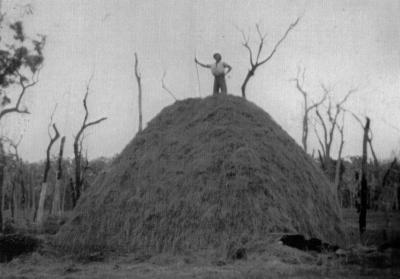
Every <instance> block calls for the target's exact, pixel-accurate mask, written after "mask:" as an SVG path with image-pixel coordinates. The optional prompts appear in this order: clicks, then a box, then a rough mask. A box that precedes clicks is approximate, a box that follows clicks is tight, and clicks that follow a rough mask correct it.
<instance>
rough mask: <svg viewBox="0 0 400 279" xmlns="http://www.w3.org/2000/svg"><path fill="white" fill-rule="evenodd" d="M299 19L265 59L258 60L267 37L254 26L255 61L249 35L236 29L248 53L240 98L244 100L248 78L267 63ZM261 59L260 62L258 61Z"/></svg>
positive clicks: (258, 27)
mask: <svg viewBox="0 0 400 279" xmlns="http://www.w3.org/2000/svg"><path fill="white" fill-rule="evenodd" d="M300 19H301V17H298V18H297V19H296V21H295V22H293V23H292V24H290V26H289V27H288V29H287V30H286V32H285V33H284V35H283V36H282V37H281V38H280V39H279V40H278V42H277V43H276V44H275V45H274V47H273V49H272V51H271V52H270V54H269V55H268V56H266V57H265V58H263V59H262V58H260V57H261V54H262V52H263V47H264V43H265V38H266V36H267V34H266V33H265V34H263V33H262V32H261V30H260V26H259V25H258V24H256V30H257V34H258V39H259V42H258V49H257V54H256V55H255V60H254V57H253V56H254V55H253V51H252V49H251V47H250V45H249V41H250V35H248V36H246V34H245V32H244V31H243V30H241V29H239V28H237V29H238V30H239V31H240V32H241V34H242V38H243V42H242V45H243V46H244V47H245V48H246V49H247V51H248V53H249V60H250V70H249V71H248V73H247V75H246V77H245V79H244V81H243V84H242V86H241V90H242V97H243V98H246V86H247V83H248V82H249V80H250V78H251V77H252V76H253V75H254V73H255V71H256V70H257V68H258V67H259V66H261V65H263V64H265V63H266V62H267V61H269V60H270V59H271V58H272V57H273V56H274V54H275V52H276V51H277V50H278V48H279V46H280V45H281V44H282V42H283V41H284V40H285V39H286V37H287V36H288V34H289V33H290V31H291V30H292V29H293V28H294V27H295V26H296V25H297V24H298V23H299V21H300ZM260 59H261V60H260Z"/></svg>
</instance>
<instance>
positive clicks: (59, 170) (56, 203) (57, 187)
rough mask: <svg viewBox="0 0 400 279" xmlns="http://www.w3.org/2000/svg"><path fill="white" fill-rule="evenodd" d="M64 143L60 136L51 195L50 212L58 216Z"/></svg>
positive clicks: (59, 213) (59, 212)
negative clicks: (54, 182)
mask: <svg viewBox="0 0 400 279" xmlns="http://www.w3.org/2000/svg"><path fill="white" fill-rule="evenodd" d="M64 145H65V136H64V137H62V138H61V143H60V151H59V154H58V162H57V165H58V166H57V177H56V184H55V185H54V196H53V204H52V206H51V214H53V215H56V216H60V215H61V202H60V200H61V179H62V174H63V171H62V170H63V169H62V159H63V153H64Z"/></svg>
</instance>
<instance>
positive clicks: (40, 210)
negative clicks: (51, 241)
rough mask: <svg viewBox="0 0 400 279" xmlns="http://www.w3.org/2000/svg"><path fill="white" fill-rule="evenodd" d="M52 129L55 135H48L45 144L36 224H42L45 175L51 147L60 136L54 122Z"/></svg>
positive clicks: (48, 168) (48, 169) (47, 172)
mask: <svg viewBox="0 0 400 279" xmlns="http://www.w3.org/2000/svg"><path fill="white" fill-rule="evenodd" d="M53 130H54V132H55V136H54V137H50V143H49V145H48V146H47V150H46V165H45V168H44V174H43V182H42V187H41V190H40V197H39V204H38V210H37V215H36V221H37V223H38V224H42V222H43V215H44V203H45V200H46V193H47V177H48V175H49V171H50V166H51V158H50V152H51V148H52V146H53V144H54V143H55V142H56V141H57V139H58V138H59V137H60V133H59V132H58V130H57V127H56V124H54V123H53Z"/></svg>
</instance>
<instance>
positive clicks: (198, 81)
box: [194, 50, 201, 97]
mask: <svg viewBox="0 0 400 279" xmlns="http://www.w3.org/2000/svg"><path fill="white" fill-rule="evenodd" d="M194 57H197V56H196V50H195V51H194ZM194 64H196V72H197V83H198V85H199V97H201V88H200V75H199V66H198V65H197V63H194Z"/></svg>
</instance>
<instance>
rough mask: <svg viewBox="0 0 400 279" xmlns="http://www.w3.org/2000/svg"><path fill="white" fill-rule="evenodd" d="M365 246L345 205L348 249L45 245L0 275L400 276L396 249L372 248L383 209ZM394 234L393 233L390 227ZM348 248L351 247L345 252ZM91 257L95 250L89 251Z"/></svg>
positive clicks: (399, 220) (371, 219) (272, 243)
mask: <svg viewBox="0 0 400 279" xmlns="http://www.w3.org/2000/svg"><path fill="white" fill-rule="evenodd" d="M368 213H369V214H368V222H367V234H368V235H370V236H371V237H370V238H369V239H367V241H369V243H367V244H368V246H361V245H359V244H357V240H356V236H355V235H356V234H357V222H358V219H357V214H356V212H355V211H354V210H346V211H344V217H345V222H346V228H347V232H348V234H349V235H350V236H351V237H352V238H353V239H352V241H353V242H354V244H353V245H352V246H353V249H351V250H347V252H346V253H345V254H344V255H338V254H340V253H338V254H337V253H322V254H318V253H313V252H304V251H300V250H297V249H294V248H290V247H287V246H284V245H282V244H280V243H279V242H278V241H277V237H276V236H273V235H271V236H270V237H269V239H270V240H269V241H265V242H263V243H261V242H259V243H254V244H253V245H252V246H249V247H248V258H247V259H246V260H235V261H233V260H226V257H223V255H218V254H215V253H214V252H211V251H202V252H198V253H196V254H185V255H170V254H161V255H156V256H152V257H151V256H146V255H137V254H125V255H111V256H108V257H106V258H105V259H103V258H102V256H101V255H98V257H97V258H98V259H97V260H98V261H88V260H86V259H83V260H82V259H76V258H73V257H71V256H67V255H61V254H60V253H59V252H57V251H56V250H52V249H50V248H44V249H42V250H41V251H39V252H34V253H32V254H29V255H25V256H21V257H18V258H15V259H13V260H12V261H11V262H9V263H0V278H10V279H11V278H13V279H17V278H69V279H72V278H110V279H111V278H112V279H114V278H115V279H119V278H254V279H255V278H260V279H261V278H400V258H399V256H400V255H399V254H398V252H396V250H393V249H392V250H390V249H389V250H386V252H385V253H377V252H376V250H375V249H374V248H373V245H374V243H373V242H376V241H381V240H380V237H379V235H381V232H382V230H381V228H382V226H383V224H384V222H383V213H381V212H368ZM392 228H400V212H396V213H394V214H392ZM392 233H393V234H396V233H398V232H396V230H395V229H393V232H392ZM349 251H351V252H349ZM94 257H95V258H96V255H95V256H94Z"/></svg>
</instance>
